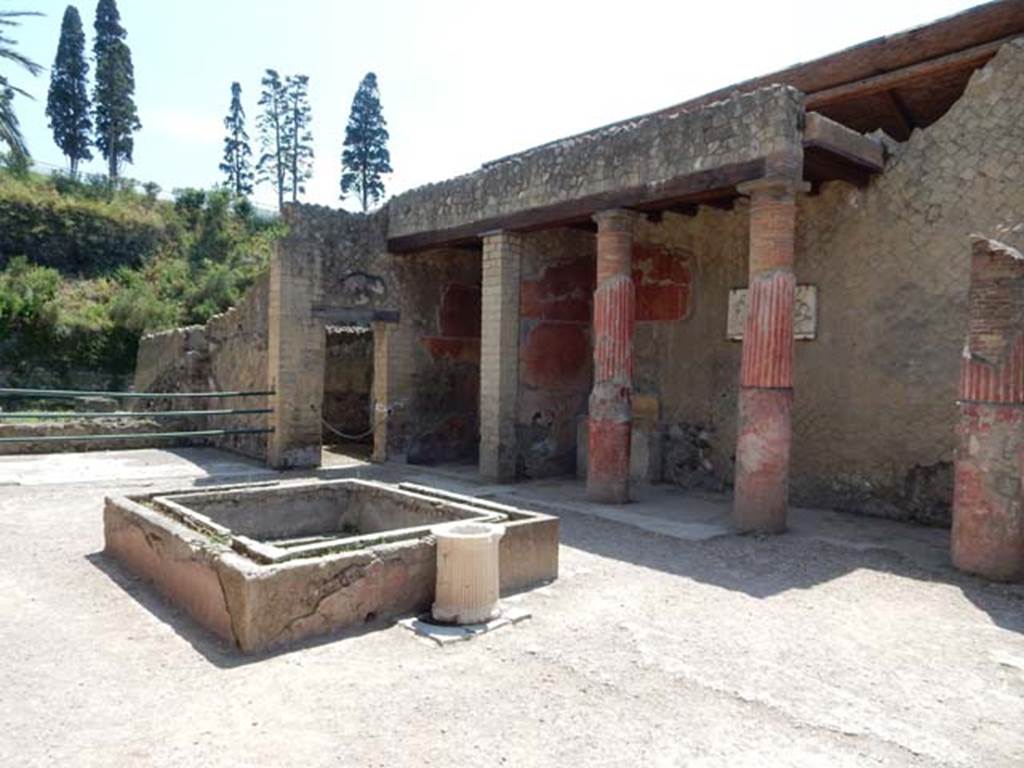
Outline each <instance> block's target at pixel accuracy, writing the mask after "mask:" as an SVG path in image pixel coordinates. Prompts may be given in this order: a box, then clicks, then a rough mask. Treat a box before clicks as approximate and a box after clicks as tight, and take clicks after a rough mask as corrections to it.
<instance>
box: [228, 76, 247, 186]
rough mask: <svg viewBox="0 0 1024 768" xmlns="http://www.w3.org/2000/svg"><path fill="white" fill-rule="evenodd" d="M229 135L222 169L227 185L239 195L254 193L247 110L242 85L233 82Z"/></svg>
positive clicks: (229, 113)
mask: <svg viewBox="0 0 1024 768" xmlns="http://www.w3.org/2000/svg"><path fill="white" fill-rule="evenodd" d="M224 127H225V128H227V130H228V135H227V136H225V137H224V162H223V163H221V164H220V169H221V170H222V171H224V173H225V175H226V176H227V187H228V189H230V190H231V191H232V192H234V193H235V194H236V195H237V196H238V197H245V196H246V195H251V194H252V181H253V175H252V161H251V160H250V157H251V156H252V149H251V148H250V147H249V134H248V133H246V132H245V110H244V109H242V86H241V85H239V84H238V83H232V84H231V106H230V107H229V108H228V116H227V117H225V118H224Z"/></svg>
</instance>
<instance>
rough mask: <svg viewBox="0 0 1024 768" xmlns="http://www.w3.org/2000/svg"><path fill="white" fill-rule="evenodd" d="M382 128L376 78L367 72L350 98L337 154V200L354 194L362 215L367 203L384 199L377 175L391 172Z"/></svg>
mask: <svg viewBox="0 0 1024 768" xmlns="http://www.w3.org/2000/svg"><path fill="white" fill-rule="evenodd" d="M386 125H387V123H386V122H385V121H384V116H383V115H382V114H381V108H380V92H379V91H378V90H377V76H376V75H375V74H374V73H373V72H370V73H368V74H367V75H366V77H364V78H363V81H362V82H361V83H360V84H359V89H358V90H357V91H356V95H355V98H354V99H352V111H351V112H350V113H349V117H348V126H347V127H346V128H345V148H344V150H343V151H342V153H341V169H342V173H341V197H342V199H344V198H345V195H347V194H349V193H350V192H355V193H356V194H357V195H359V199H360V202H361V203H362V206H363V212H364V213H365V212H366V210H367V209H368V208H369V206H370V204H371V203H376V202H377V201H379V200H380V199H381V198H383V197H384V181H383V180H382V179H381V176H383V175H384V174H387V173H391V155H390V153H389V152H388V147H387V142H388V131H387V128H386V127H385V126H386Z"/></svg>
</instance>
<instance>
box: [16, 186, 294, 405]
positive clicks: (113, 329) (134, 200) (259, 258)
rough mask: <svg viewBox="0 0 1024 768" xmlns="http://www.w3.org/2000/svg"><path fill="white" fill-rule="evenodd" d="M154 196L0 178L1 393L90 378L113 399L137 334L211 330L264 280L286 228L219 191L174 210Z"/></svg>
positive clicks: (199, 193)
mask: <svg viewBox="0 0 1024 768" xmlns="http://www.w3.org/2000/svg"><path fill="white" fill-rule="evenodd" d="M155 192H156V190H155V188H154V187H152V186H150V187H148V189H147V193H146V194H139V193H136V192H134V191H132V190H131V189H130V188H128V187H127V185H116V186H112V185H110V184H109V183H108V182H107V180H106V179H105V178H90V179H87V180H84V181H78V180H75V179H73V178H70V177H66V176H65V177H61V176H58V177H53V178H42V177H38V176H34V175H30V176H25V177H16V176H13V175H11V174H9V173H2V172H0V221H3V222H4V225H3V226H2V227H0V360H2V361H3V364H2V365H0V372H2V374H3V375H4V377H5V379H6V382H5V383H6V385H8V386H12V385H13V386H53V385H61V386H64V385H71V384H75V383H76V376H78V375H79V374H80V373H81V372H82V371H95V372H96V373H101V374H103V375H104V376H105V377H107V380H108V381H109V382H111V385H112V386H114V388H116V386H117V385H118V384H119V382H120V380H121V379H122V378H123V377H124V376H127V375H130V373H131V371H132V370H133V368H134V365H135V353H136V349H137V345H138V339H139V336H140V335H141V334H143V333H146V332H149V331H156V330H162V329H166V328H172V327H175V326H178V325H185V324H190V323H204V322H206V321H207V320H208V319H209V318H210V316H212V315H214V314H216V313H218V312H222V311H224V310H225V309H227V308H228V307H230V306H232V305H233V304H235V303H236V302H237V301H238V299H239V298H240V297H241V295H242V293H243V292H244V291H245V289H246V288H248V286H249V285H250V284H251V283H252V282H253V280H254V279H255V278H256V277H257V276H258V275H259V274H260V273H261V272H262V271H264V270H265V269H266V266H267V263H268V261H269V257H270V252H271V249H272V247H273V243H274V241H275V240H276V239H277V238H278V237H279V236H280V235H281V233H282V227H283V225H282V224H280V223H278V222H277V221H263V220H259V219H257V218H255V217H254V216H253V211H252V207H251V206H250V205H249V204H248V203H247V202H246V201H245V200H243V199H237V198H232V197H231V196H230V195H229V193H228V192H226V191H223V190H215V191H211V192H205V191H203V190H194V189H188V190H182V191H180V192H179V193H178V194H177V196H176V200H175V202H173V203H172V202H163V201H159V200H157V199H156V195H155ZM79 381H80V380H79ZM96 383H97V384H98V383H100V382H96Z"/></svg>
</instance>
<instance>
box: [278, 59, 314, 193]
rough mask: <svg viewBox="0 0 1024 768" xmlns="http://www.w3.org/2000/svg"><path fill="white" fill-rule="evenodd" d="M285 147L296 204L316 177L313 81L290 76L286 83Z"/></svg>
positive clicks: (304, 77) (288, 173) (303, 77)
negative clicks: (311, 125) (310, 101)
mask: <svg viewBox="0 0 1024 768" xmlns="http://www.w3.org/2000/svg"><path fill="white" fill-rule="evenodd" d="M284 88H285V102H286V103H285V113H284V123H283V124H284V145H285V158H286V166H287V171H286V175H287V177H288V178H287V181H288V183H289V184H290V186H291V192H292V202H293V203H295V202H298V200H299V194H300V193H301V194H305V192H306V187H305V185H304V184H303V182H305V181H306V180H308V179H310V178H312V177H313V133H312V131H310V128H309V125H310V123H311V122H312V121H313V113H312V110H311V109H310V106H309V78H308V77H307V76H306V75H289V76H288V78H287V79H286V80H285V86H284Z"/></svg>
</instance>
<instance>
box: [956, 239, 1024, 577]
mask: <svg viewBox="0 0 1024 768" xmlns="http://www.w3.org/2000/svg"><path fill="white" fill-rule="evenodd" d="M967 304H968V307H967V315H968V332H967V343H966V344H965V346H964V353H963V358H962V361H961V373H960V399H959V408H960V424H959V428H958V430H957V433H958V434H957V437H958V445H957V452H956V465H955V466H956V469H955V474H956V481H955V483H956V484H955V488H954V491H953V533H952V556H953V565H955V566H956V567H957V568H959V569H961V570H963V571H968V572H970V573H976V574H979V575H981V576H984V577H986V578H989V579H995V580H997V581H1024V490H1022V484H1021V480H1022V469H1024V322H1022V320H1021V318H1022V317H1024V261H1022V260H1021V256H1020V252H1019V251H1016V250H1014V249H1012V248H1010V247H1008V246H1006V245H1003V244H1002V243H999V242H996V241H994V240H988V239H986V238H984V237H980V236H975V238H974V245H973V253H972V255H971V283H970V289H969V292H968V302H967Z"/></svg>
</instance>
